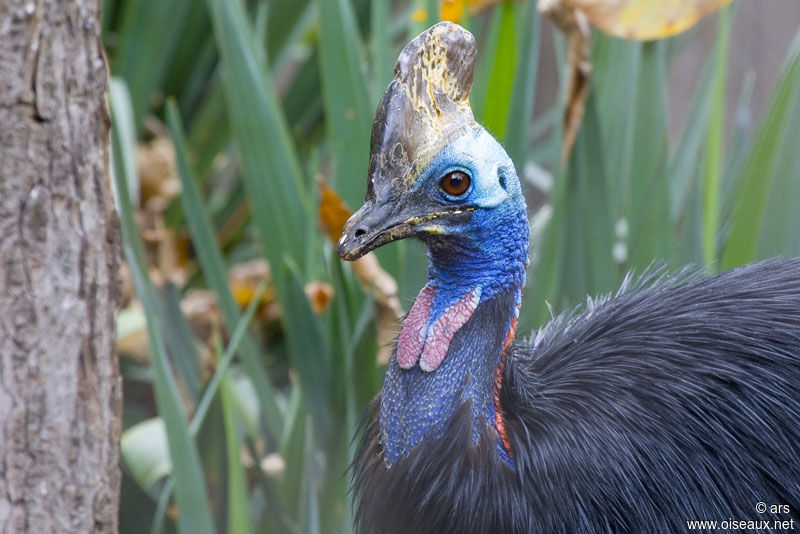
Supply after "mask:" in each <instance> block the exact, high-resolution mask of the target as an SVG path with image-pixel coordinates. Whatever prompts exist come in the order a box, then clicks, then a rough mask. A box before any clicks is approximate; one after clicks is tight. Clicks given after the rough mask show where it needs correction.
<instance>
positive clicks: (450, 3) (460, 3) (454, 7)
mask: <svg viewBox="0 0 800 534" xmlns="http://www.w3.org/2000/svg"><path fill="white" fill-rule="evenodd" d="M466 3H467V0H441V2H439V12H440V13H441V15H442V20H449V21H452V22H458V21H459V20H461V17H462V16H463V15H464V8H465V7H466Z"/></svg>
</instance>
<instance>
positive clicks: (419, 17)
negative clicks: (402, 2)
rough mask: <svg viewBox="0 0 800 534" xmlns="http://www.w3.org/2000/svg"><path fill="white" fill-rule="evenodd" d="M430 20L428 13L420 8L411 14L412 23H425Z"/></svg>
mask: <svg viewBox="0 0 800 534" xmlns="http://www.w3.org/2000/svg"><path fill="white" fill-rule="evenodd" d="M427 18H428V11H427V10H426V9H425V8H422V7H419V8H417V9H415V10H414V11H412V12H411V22H424V21H425V19H427Z"/></svg>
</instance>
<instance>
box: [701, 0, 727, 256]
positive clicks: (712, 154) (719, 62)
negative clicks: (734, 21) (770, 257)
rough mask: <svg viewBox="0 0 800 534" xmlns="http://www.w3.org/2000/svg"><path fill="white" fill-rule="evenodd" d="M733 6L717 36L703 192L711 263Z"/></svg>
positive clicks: (714, 247)
mask: <svg viewBox="0 0 800 534" xmlns="http://www.w3.org/2000/svg"><path fill="white" fill-rule="evenodd" d="M731 14H732V11H731V8H730V7H728V8H726V9H723V10H722V11H721V12H720V15H719V27H718V28H717V40H716V43H715V45H714V52H713V54H714V75H713V76H714V78H713V87H712V96H711V102H710V104H711V118H710V121H709V126H708V136H707V138H706V151H705V166H704V169H703V170H704V173H703V174H704V185H705V187H704V195H703V200H704V203H703V207H704V210H703V214H704V218H703V260H704V263H705V264H706V265H711V264H712V263H713V262H714V260H715V259H716V257H717V230H718V228H719V218H720V215H719V214H720V196H721V195H720V184H721V182H722V168H723V161H724V158H725V152H724V146H723V143H724V132H725V75H726V73H727V70H728V69H727V64H728V44H729V42H730V35H731V18H732V16H731Z"/></svg>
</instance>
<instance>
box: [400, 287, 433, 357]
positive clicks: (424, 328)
mask: <svg viewBox="0 0 800 534" xmlns="http://www.w3.org/2000/svg"><path fill="white" fill-rule="evenodd" d="M435 294H436V286H431V285H426V286H425V287H423V288H422V291H420V292H419V296H418V297H417V300H416V301H415V302H414V305H413V306H412V307H411V311H409V312H408V316H406V320H405V322H404V323H403V330H402V331H401V332H400V336H399V337H398V338H397V365H399V366H400V367H401V368H403V369H411V368H412V367H414V366H415V365H416V364H417V362H418V361H419V358H420V355H421V354H422V348H423V347H424V346H425V338H426V336H427V333H428V316H429V315H430V313H431V307H432V306H433V297H434V295H435Z"/></svg>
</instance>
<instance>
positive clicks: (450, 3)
mask: <svg viewBox="0 0 800 534" xmlns="http://www.w3.org/2000/svg"><path fill="white" fill-rule="evenodd" d="M503 1H506V2H508V1H511V0H439V13H441V17H442V20H449V21H452V22H460V21H461V18H462V17H463V16H464V13H465V12H468V13H469V16H471V17H474V16H475V15H477V14H478V13H480V12H481V11H483V10H485V9H487V8H490V7H492V6H493V5H495V4H499V3H501V2H503Z"/></svg>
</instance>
